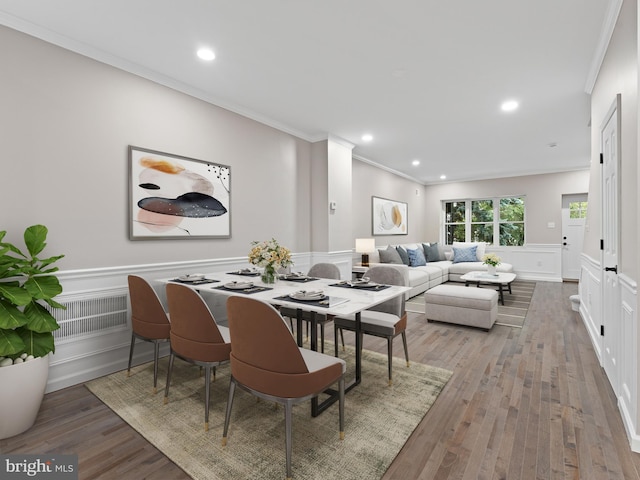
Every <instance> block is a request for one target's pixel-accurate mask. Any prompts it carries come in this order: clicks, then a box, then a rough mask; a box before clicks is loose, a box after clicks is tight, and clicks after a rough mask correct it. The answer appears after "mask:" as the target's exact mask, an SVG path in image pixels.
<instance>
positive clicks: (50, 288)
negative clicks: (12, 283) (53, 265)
mask: <svg viewBox="0 0 640 480" xmlns="http://www.w3.org/2000/svg"><path fill="white" fill-rule="evenodd" d="M24 287H25V288H26V289H27V290H28V291H29V293H30V294H31V296H32V297H33V298H35V299H38V300H45V299H47V298H53V297H55V296H56V295H58V294H60V293H61V292H62V285H60V281H59V280H58V278H57V277H55V276H53V275H45V276H43V277H33V278H30V279H29V280H27V281H26V282H25V283H24Z"/></svg>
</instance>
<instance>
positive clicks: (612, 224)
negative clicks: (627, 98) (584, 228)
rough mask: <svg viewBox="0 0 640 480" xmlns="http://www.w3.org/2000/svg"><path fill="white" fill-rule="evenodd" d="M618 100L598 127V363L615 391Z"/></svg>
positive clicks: (619, 330)
mask: <svg viewBox="0 0 640 480" xmlns="http://www.w3.org/2000/svg"><path fill="white" fill-rule="evenodd" d="M619 101H620V96H619V95H618V98H617V99H616V102H615V104H614V105H613V107H612V108H611V110H610V115H608V116H607V117H606V118H605V121H604V124H603V127H602V157H603V158H602V270H603V271H602V273H603V275H602V304H603V312H602V331H601V334H602V335H603V336H602V337H601V338H602V356H603V358H602V366H603V368H604V370H605V372H606V373H607V377H608V378H609V382H610V383H611V386H612V388H613V391H614V392H615V393H616V395H619V394H620V388H619V387H620V385H619V378H620V375H619V372H618V369H619V365H618V359H619V354H620V346H621V339H620V338H619V336H620V335H621V334H622V326H621V324H620V287H619V282H618V270H617V269H618V252H619V235H618V232H619V222H618V208H619V202H618V199H619V191H620V188H619V175H618V162H619V148H618V145H619V138H618V128H619V113H620V108H619Z"/></svg>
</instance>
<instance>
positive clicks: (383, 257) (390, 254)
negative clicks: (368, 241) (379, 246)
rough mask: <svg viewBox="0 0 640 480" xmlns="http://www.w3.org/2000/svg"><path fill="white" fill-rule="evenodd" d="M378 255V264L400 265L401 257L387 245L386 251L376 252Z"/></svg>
mask: <svg viewBox="0 0 640 480" xmlns="http://www.w3.org/2000/svg"><path fill="white" fill-rule="evenodd" d="M378 253H379V254H380V263H398V264H400V265H402V264H403V263H402V257H400V254H399V253H398V251H397V250H396V249H395V248H393V247H392V246H391V245H389V246H388V247H387V248H386V250H378Z"/></svg>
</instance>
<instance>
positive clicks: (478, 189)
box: [424, 170, 591, 244]
mask: <svg viewBox="0 0 640 480" xmlns="http://www.w3.org/2000/svg"><path fill="white" fill-rule="evenodd" d="M588 188H589V171H588V170H581V171H575V172H562V173H551V174H545V175H526V176H521V177H509V178H496V179H493V180H477V181H473V182H459V183H444V184H442V185H429V186H427V187H426V188H425V208H426V211H427V215H428V218H427V220H428V221H427V224H426V230H425V238H424V240H426V241H437V240H438V239H439V238H440V215H441V211H442V202H441V200H463V199H469V198H487V197H502V196H505V197H509V196H519V195H525V196H526V205H525V208H526V241H527V243H537V244H559V243H560V242H561V235H562V217H561V209H562V195H563V194H569V193H586V192H587V191H588ZM589 200H591V198H589ZM549 222H552V223H554V224H555V228H548V224H549Z"/></svg>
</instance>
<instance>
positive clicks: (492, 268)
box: [487, 265, 497, 275]
mask: <svg viewBox="0 0 640 480" xmlns="http://www.w3.org/2000/svg"><path fill="white" fill-rule="evenodd" d="M487 273H488V274H489V275H497V273H496V267H495V266H494V265H487Z"/></svg>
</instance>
